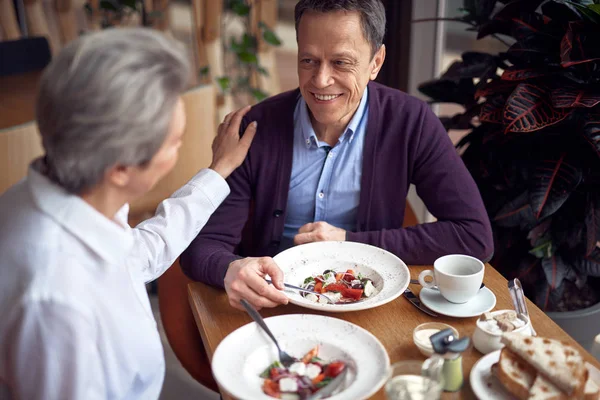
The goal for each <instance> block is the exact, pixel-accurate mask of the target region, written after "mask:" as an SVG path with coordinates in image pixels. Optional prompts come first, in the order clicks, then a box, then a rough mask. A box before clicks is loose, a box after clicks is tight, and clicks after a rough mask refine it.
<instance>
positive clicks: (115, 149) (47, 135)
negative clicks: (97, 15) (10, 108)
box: [37, 28, 190, 194]
mask: <svg viewBox="0 0 600 400" xmlns="http://www.w3.org/2000/svg"><path fill="white" fill-rule="evenodd" d="M189 73H190V71H189V63H188V60H187V56H186V53H185V51H184V50H183V47H182V46H181V45H180V44H179V43H177V42H175V41H173V40H171V39H168V38H167V37H166V36H164V35H163V34H161V33H159V32H157V31H153V30H150V29H144V28H131V29H130V28H128V29H108V30H104V31H101V32H97V33H92V34H88V35H85V36H82V37H80V38H79V39H77V40H75V41H73V42H72V43H70V44H69V45H68V46H66V47H65V48H64V49H63V50H62V51H61V52H60V53H59V54H58V56H57V57H56V58H55V59H54V60H53V61H52V63H51V64H50V65H49V66H48V67H47V69H46V71H45V72H44V75H43V77H42V81H41V84H40V91H39V96H38V102H37V122H38V125H39V130H40V133H41V135H42V143H43V146H44V149H45V152H46V165H47V173H48V175H49V177H50V178H51V179H52V180H54V181H55V182H56V183H58V184H59V185H61V186H62V187H63V188H65V189H66V190H67V191H69V192H71V193H76V194H80V193H83V192H85V191H87V190H89V189H90V188H92V187H94V186H95V185H97V184H98V183H99V182H101V181H102V179H103V176H104V174H105V172H106V171H107V170H108V169H109V168H110V167H112V166H114V165H143V164H144V163H146V162H148V161H150V159H151V158H152V156H153V155H154V154H155V153H156V152H157V151H158V149H159V148H160V146H161V145H162V143H163V141H164V139H165V138H166V136H167V133H168V129H169V123H170V121H171V118H172V116H173V111H174V109H175V105H176V102H177V99H178V97H179V96H180V94H181V93H182V92H183V91H184V90H185V88H186V87H187V84H188V79H189V77H190V74H189Z"/></svg>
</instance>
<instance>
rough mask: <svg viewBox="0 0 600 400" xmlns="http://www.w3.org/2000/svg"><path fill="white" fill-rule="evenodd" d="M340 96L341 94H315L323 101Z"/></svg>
mask: <svg viewBox="0 0 600 400" xmlns="http://www.w3.org/2000/svg"><path fill="white" fill-rule="evenodd" d="M338 96H339V95H338V94H327V95H322V94H315V97H316V98H317V100H321V101H329V100H333V99H335V98H336V97H338Z"/></svg>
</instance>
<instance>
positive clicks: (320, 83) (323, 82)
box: [313, 63, 333, 88]
mask: <svg viewBox="0 0 600 400" xmlns="http://www.w3.org/2000/svg"><path fill="white" fill-rule="evenodd" d="M313 84H314V85H315V87H316V88H325V87H328V86H331V85H332V84H333V76H332V74H331V68H330V66H329V65H327V63H321V65H319V67H318V68H316V69H315V73H314V75H313Z"/></svg>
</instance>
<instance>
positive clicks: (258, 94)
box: [250, 88, 269, 101]
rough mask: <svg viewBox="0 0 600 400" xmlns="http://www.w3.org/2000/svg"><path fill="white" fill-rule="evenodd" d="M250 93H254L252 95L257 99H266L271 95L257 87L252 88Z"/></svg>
mask: <svg viewBox="0 0 600 400" xmlns="http://www.w3.org/2000/svg"><path fill="white" fill-rule="evenodd" d="M250 93H251V94H252V96H254V98H255V99H256V100H257V101H263V100H264V99H266V98H267V97H269V95H268V94H267V93H265V92H263V91H262V90H260V89H256V88H252V89H250Z"/></svg>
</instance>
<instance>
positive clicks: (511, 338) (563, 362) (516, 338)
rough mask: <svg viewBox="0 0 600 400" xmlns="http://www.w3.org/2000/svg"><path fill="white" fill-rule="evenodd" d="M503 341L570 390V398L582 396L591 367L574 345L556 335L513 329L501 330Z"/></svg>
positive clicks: (559, 385) (539, 371)
mask: <svg viewBox="0 0 600 400" xmlns="http://www.w3.org/2000/svg"><path fill="white" fill-rule="evenodd" d="M502 343H504V344H505V345H506V347H507V348H509V349H510V350H511V351H512V352H514V353H515V354H517V355H518V356H520V357H521V358H522V359H523V360H524V361H526V362H527V363H528V364H530V365H531V366H533V367H534V368H535V369H536V370H537V372H538V373H540V374H542V375H543V376H544V377H545V378H546V379H547V380H549V381H550V382H552V383H553V384H554V385H555V386H557V387H558V388H559V389H560V390H562V391H563V392H565V393H566V394H568V395H569V396H570V397H569V398H573V399H576V398H581V397H582V396H583V393H584V387H585V384H586V381H587V380H588V370H587V368H586V367H585V365H584V360H583V358H582V357H581V354H579V351H577V349H575V348H574V347H573V346H571V345H568V344H565V343H562V342H559V341H558V340H554V339H547V338H541V337H530V336H525V335H522V334H520V333H513V332H508V333H504V334H502Z"/></svg>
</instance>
